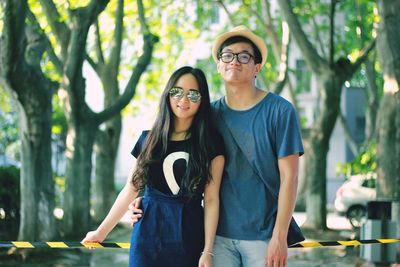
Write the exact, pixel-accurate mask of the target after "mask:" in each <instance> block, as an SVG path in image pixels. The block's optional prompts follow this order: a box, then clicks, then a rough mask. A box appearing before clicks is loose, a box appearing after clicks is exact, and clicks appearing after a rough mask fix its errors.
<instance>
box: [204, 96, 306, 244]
mask: <svg viewBox="0 0 400 267" xmlns="http://www.w3.org/2000/svg"><path fill="white" fill-rule="evenodd" d="M212 110H213V121H214V124H215V126H216V128H217V129H218V130H219V132H220V134H221V135H222V137H223V139H224V143H225V150H226V153H225V168H224V173H223V177H222V184H221V191H220V197H221V206H220V218H219V224H218V229H217V234H218V235H221V236H224V237H228V238H233V239H241V240H266V239H268V238H270V237H271V236H272V231H273V227H274V225H275V220H276V214H277V208H278V194H279V187H280V175H279V169H278V159H279V158H282V157H285V156H289V155H292V154H299V155H302V154H303V153H304V150H303V145H302V141H301V134H300V127H299V121H298V117H297V113H296V111H295V110H294V108H293V106H292V105H291V104H290V102H288V101H287V100H285V99H284V98H282V97H280V96H278V95H275V94H273V93H268V94H267V96H265V97H264V99H262V100H261V101H260V102H259V103H257V104H256V105H255V106H253V107H251V108H250V109H248V110H244V111H237V110H233V109H231V108H229V107H228V106H227V104H226V103H225V99H224V98H221V99H219V100H217V101H215V102H213V103H212ZM227 127H229V129H230V130H229V129H228V128H227ZM236 142H237V144H238V145H239V146H240V148H239V147H238V145H237V144H236ZM258 175H260V176H261V179H260V177H259V176H258ZM292 223H294V221H293V222H292ZM292 223H291V224H292ZM294 227H297V225H295V226H294ZM297 228H298V227H297ZM289 234H290V232H289ZM300 235H301V234H300ZM301 240H302V236H301V237H300V236H298V237H296V238H295V241H292V242H291V243H293V242H298V241H301Z"/></svg>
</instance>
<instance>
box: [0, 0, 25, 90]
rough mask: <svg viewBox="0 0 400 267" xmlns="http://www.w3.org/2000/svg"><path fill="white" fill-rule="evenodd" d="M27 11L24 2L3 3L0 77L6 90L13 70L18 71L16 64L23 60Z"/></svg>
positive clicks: (8, 1) (10, 0)
mask: <svg viewBox="0 0 400 267" xmlns="http://www.w3.org/2000/svg"><path fill="white" fill-rule="evenodd" d="M27 9H28V7H27V4H26V1H15V0H7V1H6V3H5V7H4V25H3V34H2V35H1V39H0V76H1V79H2V84H3V85H4V86H5V87H7V88H10V86H7V84H8V82H9V80H10V78H11V76H12V75H13V73H14V72H15V69H18V67H19V66H18V63H19V62H21V61H23V60H24V51H25V47H26V37H25V33H24V31H25V16H26V12H27Z"/></svg>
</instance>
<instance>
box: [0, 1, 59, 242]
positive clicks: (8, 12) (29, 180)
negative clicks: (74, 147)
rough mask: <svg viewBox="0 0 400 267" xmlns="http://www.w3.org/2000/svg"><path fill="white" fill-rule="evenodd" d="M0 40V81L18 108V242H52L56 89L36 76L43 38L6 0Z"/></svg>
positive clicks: (17, 5)
mask: <svg viewBox="0 0 400 267" xmlns="http://www.w3.org/2000/svg"><path fill="white" fill-rule="evenodd" d="M4 10H5V12H4V14H5V19H4V28H3V29H4V32H3V35H2V37H1V39H0V57H1V60H0V82H1V84H2V85H3V87H4V88H5V89H7V90H8V91H9V92H10V95H12V96H13V98H14V100H15V102H16V103H17V113H18V119H19V126H20V138H21V154H22V162H21V163H22V164H21V182H20V184H21V210H20V213H21V222H20V228H19V237H18V239H19V240H30V241H36V240H46V241H47V240H52V239H53V238H55V236H56V224H55V219H54V216H53V209H54V182H53V177H52V169H51V114H52V101H51V100H52V94H53V91H54V90H55V88H56V84H55V83H53V82H52V81H50V80H49V79H47V78H46V77H45V76H44V75H43V73H42V72H41V67H40V61H41V58H42V55H43V52H44V50H45V48H46V43H45V42H44V39H43V38H42V37H43V36H42V35H41V33H40V32H38V31H37V29H35V28H34V27H33V26H32V24H29V26H26V24H25V20H26V15H27V12H28V7H27V4H26V1H16V0H12V1H7V2H6V3H5V7H4Z"/></svg>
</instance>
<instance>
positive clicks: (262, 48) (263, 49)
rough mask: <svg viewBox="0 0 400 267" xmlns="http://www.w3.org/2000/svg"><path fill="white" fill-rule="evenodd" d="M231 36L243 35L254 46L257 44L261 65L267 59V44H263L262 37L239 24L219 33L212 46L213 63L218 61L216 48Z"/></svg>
mask: <svg viewBox="0 0 400 267" xmlns="http://www.w3.org/2000/svg"><path fill="white" fill-rule="evenodd" d="M233 36H243V37H246V38H247V39H249V40H250V41H252V42H253V43H254V45H255V46H257V48H258V50H260V53H261V57H262V59H261V67H262V66H264V64H265V62H266V61H267V53H268V52H267V46H266V45H265V42H264V40H263V39H261V38H260V37H259V36H257V35H255V34H254V33H252V32H251V31H250V30H249V29H248V28H247V27H245V26H243V25H240V26H237V27H235V28H233V29H232V30H230V31H229V32H226V33H223V34H221V35H219V36H218V37H217V38H216V39H215V41H214V44H213V46H212V56H213V58H214V61H215V63H218V61H219V59H218V50H219V48H220V47H221V45H222V43H223V42H225V41H226V40H227V39H229V38H231V37H233Z"/></svg>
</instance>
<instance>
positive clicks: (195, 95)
mask: <svg viewBox="0 0 400 267" xmlns="http://www.w3.org/2000/svg"><path fill="white" fill-rule="evenodd" d="M168 94H169V96H170V97H172V98H173V99H176V100H181V99H182V98H183V97H184V95H185V90H183V88H180V87H176V86H174V87H172V88H171V89H169V92H168ZM186 96H187V98H188V99H189V101H190V102H192V103H199V102H200V99H201V93H200V91H199V90H195V89H189V92H187V93H186Z"/></svg>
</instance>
